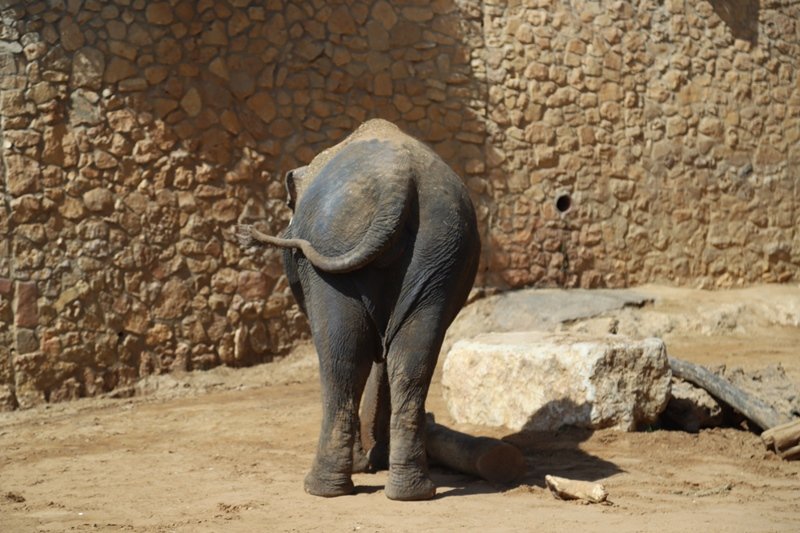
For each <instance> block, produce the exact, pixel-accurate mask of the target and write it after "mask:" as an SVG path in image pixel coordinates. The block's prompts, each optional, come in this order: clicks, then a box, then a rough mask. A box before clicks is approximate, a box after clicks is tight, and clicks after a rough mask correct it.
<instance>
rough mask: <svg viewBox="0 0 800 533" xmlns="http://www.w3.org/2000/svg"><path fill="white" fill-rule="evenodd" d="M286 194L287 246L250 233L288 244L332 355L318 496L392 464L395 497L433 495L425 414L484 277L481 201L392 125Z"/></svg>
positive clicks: (296, 289) (299, 172)
mask: <svg viewBox="0 0 800 533" xmlns="http://www.w3.org/2000/svg"><path fill="white" fill-rule="evenodd" d="M285 185H286V189H287V193H288V206H289V207H290V209H291V210H292V211H293V216H292V219H291V221H290V222H289V225H288V227H287V228H286V229H285V230H284V232H283V234H282V236H280V237H276V236H271V235H267V234H265V233H263V232H261V231H259V230H257V229H255V228H254V227H252V226H240V227H239V234H240V239H241V241H242V245H243V246H245V247H248V248H252V247H257V246H264V245H272V246H277V247H281V248H283V261H284V268H285V272H286V277H287V279H288V281H289V285H290V287H291V290H292V293H293V294H294V296H295V298H296V300H297V303H298V304H299V306H300V308H301V309H302V311H303V312H304V313H305V314H306V316H307V317H308V321H309V324H310V327H311V335H312V339H313V342H314V345H315V348H316V350H317V353H318V357H319V367H320V381H321V389H322V405H323V417H322V427H321V430H320V436H319V443H318V447H317V452H316V457H315V459H314V462H313V465H312V467H311V471H310V472H309V473H308V475H307V476H306V478H305V483H304V487H305V490H306V492H308V493H310V494H313V495H318V496H326V497H330V496H338V495H344V494H348V493H351V492H353V491H354V485H353V482H352V478H351V474H352V473H353V472H355V471H364V470H367V469H368V468H370V467H373V468H374V467H381V466H384V467H386V466H388V469H389V474H388V479H387V483H386V487H385V494H386V496H387V497H388V498H390V499H393V500H421V499H428V498H432V497H433V496H434V495H435V493H436V487H435V485H434V483H433V482H432V481H431V479H430V475H429V472H428V464H427V457H426V448H425V424H426V420H425V411H424V407H425V399H426V396H427V393H428V388H429V386H430V382H431V378H432V376H433V372H434V368H435V366H436V363H437V359H438V356H439V350H440V349H441V345H442V341H443V339H444V334H445V331H446V330H447V328H448V327H449V325H450V324H451V322H452V321H453V319H454V318H455V316H456V314H457V313H458V312H459V310H460V309H461V307H462V306H463V305H464V303H465V301H466V299H467V297H468V294H469V291H470V289H471V288H472V284H473V282H474V280H475V275H476V272H477V269H478V261H479V256H480V250H481V245H480V238H479V233H478V227H477V221H476V216H475V209H474V207H473V204H472V202H471V200H470V197H469V194H468V192H467V190H466V188H465V187H464V184H463V182H462V180H461V178H459V176H458V175H456V173H455V172H454V171H453V170H452V169H451V168H450V167H449V166H448V165H447V164H446V163H445V162H444V161H443V160H442V159H441V158H440V157H439V156H438V155H437V154H436V153H435V152H434V151H433V150H432V149H431V148H429V147H428V146H426V145H425V144H423V143H422V142H420V141H418V140H417V139H415V138H413V137H411V136H409V135H407V134H405V133H403V132H402V131H401V130H400V129H399V128H398V127H397V126H395V125H394V124H392V123H390V122H388V121H385V120H381V119H373V120H369V121H367V122H365V123H364V124H362V125H361V126H360V127H358V128H357V129H356V130H355V131H354V132H353V133H351V134H350V136H348V137H347V138H346V139H345V140H343V141H342V142H340V143H339V144H337V145H335V146H333V147H332V148H329V149H327V150H325V151H323V152H321V153H319V154H318V155H317V156H316V157H315V158H314V159H313V160H312V161H311V162H310V163H309V164H308V165H307V166H305V167H301V168H298V169H295V170H292V171H289V172H288V173H287V174H286V176H285ZM368 381H369V386H367V382H368ZM365 388H366V389H367V394H366V397H365V398H364V407H363V409H362V416H366V417H367V418H368V420H366V421H364V423H363V424H362V422H361V420H360V418H359V412H358V410H359V405H360V403H361V398H362V394H364V391H365ZM362 427H363V428H364V429H363V430H362ZM362 431H366V432H369V433H371V435H369V436H368V437H370V438H369V439H365V440H370V439H371V440H372V441H373V443H374V445H373V447H372V449H371V450H370V452H369V455H367V454H366V453H365V452H364V447H363V446H362V443H361V433H362ZM365 437H367V435H365ZM387 447H388V451H387ZM381 463H388V464H383V465H382V464H381Z"/></svg>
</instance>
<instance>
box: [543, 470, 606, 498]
mask: <svg viewBox="0 0 800 533" xmlns="http://www.w3.org/2000/svg"><path fill="white" fill-rule="evenodd" d="M544 482H545V484H546V485H547V488H548V489H550V492H552V493H553V496H555V497H556V498H558V499H560V500H586V501H587V502H590V503H603V502H604V501H606V498H608V491H607V490H606V488H605V487H604V486H603V485H601V484H600V483H592V482H591V481H578V480H576V479H567V478H564V477H557V476H544Z"/></svg>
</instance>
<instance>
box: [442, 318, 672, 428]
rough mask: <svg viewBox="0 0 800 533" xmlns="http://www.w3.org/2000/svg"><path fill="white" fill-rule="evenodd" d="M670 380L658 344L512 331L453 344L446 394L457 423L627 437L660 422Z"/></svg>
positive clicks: (448, 359)
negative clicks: (608, 431) (610, 431)
mask: <svg viewBox="0 0 800 533" xmlns="http://www.w3.org/2000/svg"><path fill="white" fill-rule="evenodd" d="M670 378H671V372H670V369H669V364H668V361H667V354H666V348H665V347H664V343H663V342H662V341H661V340H659V339H655V338H650V339H646V340H642V341H634V340H631V339H627V338H624V337H619V336H614V335H610V336H607V337H589V336H579V335H576V334H554V333H544V332H524V333H516V332H515V333H494V334H485V335H481V336H479V337H477V338H475V339H472V340H464V341H459V342H457V343H456V344H455V345H453V347H452V348H451V350H450V352H449V353H448V354H447V357H446V359H445V362H444V367H443V372H442V388H443V392H444V396H445V400H446V402H447V407H448V410H449V411H450V414H451V415H452V416H453V418H454V419H455V420H456V422H459V423H468V424H481V425H488V426H506V427H508V428H510V429H512V430H515V431H519V430H555V429H558V428H560V427H561V426H579V427H586V428H606V427H616V428H619V429H622V430H626V431H630V430H635V429H637V428H639V427H643V426H645V425H647V424H651V423H653V422H655V421H656V420H657V418H658V415H659V414H660V413H661V412H662V411H663V410H664V408H665V407H666V404H667V401H668V399H669V391H670Z"/></svg>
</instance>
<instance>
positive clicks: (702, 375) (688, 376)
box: [669, 357, 791, 430]
mask: <svg viewBox="0 0 800 533" xmlns="http://www.w3.org/2000/svg"><path fill="white" fill-rule="evenodd" d="M669 366H670V367H671V368H672V374H673V375H674V376H676V377H679V378H681V379H683V380H685V381H688V382H689V383H693V384H694V385H697V386H698V387H700V388H702V389H705V390H706V391H708V393H709V394H711V395H712V396H713V397H714V398H716V399H718V400H720V401H721V402H724V403H726V404H728V405H730V406H731V407H733V408H734V409H736V410H737V411H739V412H740V413H741V414H742V415H744V416H745V417H746V418H747V419H748V420H750V421H752V422H753V423H755V424H756V425H757V426H759V427H760V428H761V429H762V430H766V429H769V428H771V427H775V426H779V425H781V424H785V423H787V422H789V421H790V420H791V419H790V418H789V417H788V416H784V415H782V414H780V413H779V412H777V411H776V410H775V409H773V408H772V407H770V406H769V405H767V404H766V403H764V402H763V401H761V400H760V399H758V398H756V397H755V396H753V395H751V394H749V393H747V392H746V391H743V390H742V389H740V388H739V387H737V386H735V385H734V384H732V383H731V382H730V381H728V380H727V379H725V378H723V377H720V376H718V375H716V374H714V373H712V372H711V371H710V370H708V369H707V368H705V367H702V366H700V365H696V364H694V363H690V362H688V361H683V360H681V359H676V358H674V357H670V358H669Z"/></svg>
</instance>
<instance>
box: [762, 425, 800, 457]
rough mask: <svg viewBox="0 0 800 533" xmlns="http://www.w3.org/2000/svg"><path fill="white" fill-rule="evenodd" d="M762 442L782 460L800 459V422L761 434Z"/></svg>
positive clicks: (776, 427) (774, 428) (777, 427)
mask: <svg viewBox="0 0 800 533" xmlns="http://www.w3.org/2000/svg"><path fill="white" fill-rule="evenodd" d="M761 440H762V441H763V442H764V445H765V446H766V447H767V448H768V449H771V450H772V451H774V452H775V453H777V454H778V455H779V456H780V457H781V458H782V459H786V460H787V461H791V460H796V459H800V420H794V421H792V422H789V423H788V424H781V425H780V426H775V427H773V428H770V429H768V430H766V431H765V432H764V433H762V434H761Z"/></svg>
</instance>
